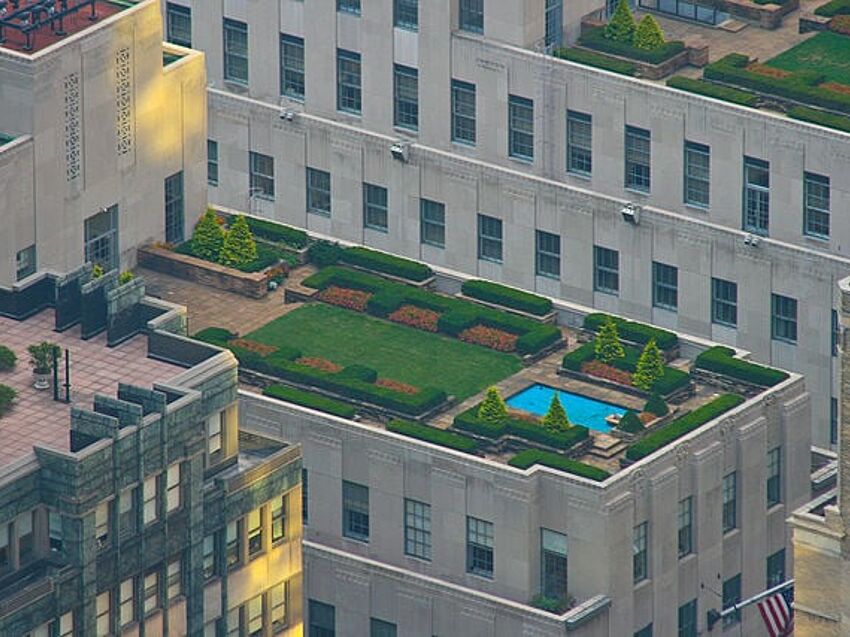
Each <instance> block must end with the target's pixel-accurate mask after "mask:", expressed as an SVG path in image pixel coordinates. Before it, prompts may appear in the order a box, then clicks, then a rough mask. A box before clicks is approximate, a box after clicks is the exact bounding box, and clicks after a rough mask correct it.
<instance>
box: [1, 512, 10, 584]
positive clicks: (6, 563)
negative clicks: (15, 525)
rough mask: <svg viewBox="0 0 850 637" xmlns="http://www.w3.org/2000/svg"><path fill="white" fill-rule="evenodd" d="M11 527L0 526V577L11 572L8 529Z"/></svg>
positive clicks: (6, 525) (7, 525)
mask: <svg viewBox="0 0 850 637" xmlns="http://www.w3.org/2000/svg"><path fill="white" fill-rule="evenodd" d="M10 528H11V525H9V524H0V575H4V574H5V573H7V572H9V571H10V570H12V553H11V546H10V543H9V529H10Z"/></svg>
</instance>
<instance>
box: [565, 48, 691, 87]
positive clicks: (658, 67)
mask: <svg viewBox="0 0 850 637" xmlns="http://www.w3.org/2000/svg"><path fill="white" fill-rule="evenodd" d="M575 48H576V49H581V50H582V51H588V52H589V53H596V54H598V55H604V56H606V57H609V58H612V59H614V60H621V61H622V62H629V63H630V64H634V65H635V66H636V67H637V76H638V77H643V78H646V79H648V80H660V79H661V78H664V77H667V76H668V75H672V74H673V73H675V72H676V71H678V70H679V69H680V68H682V67H683V66H687V65H688V63H689V58H690V49H689V48H688V47H685V48H684V49H682V50H681V51H680V52H679V53H677V54H676V55H674V56H673V57H671V58H668V59H667V60H664V61H663V62H660V63H659V64H650V63H649V62H643V61H641V60H635V59H632V58H627V57H623V56H621V55H614V54H613V53H608V52H607V51H599V50H598V49H592V48H590V47H589V46H581V45H576V47H575ZM704 55H705V57H706V59H707V58H708V50H707V47H706V51H705V54H704Z"/></svg>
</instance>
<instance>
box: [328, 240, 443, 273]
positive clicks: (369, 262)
mask: <svg viewBox="0 0 850 637" xmlns="http://www.w3.org/2000/svg"><path fill="white" fill-rule="evenodd" d="M340 261H342V262H343V263H348V264H351V265H356V266H359V267H361V268H365V269H367V270H374V271H375V272H383V273H384V274H391V275H393V276H397V277H400V278H402V279H408V280H409V281H416V282H419V281H424V280H425V279H427V278H429V277H430V276H432V275H433V274H434V272H433V271H432V270H431V268H429V267H428V266H427V265H425V264H424V263H419V262H418V261H412V260H410V259H405V258H403V257H397V256H394V255H392V254H386V253H384V252H378V251H377V250H370V249H369V248H364V247H362V246H355V247H352V248H347V249H345V250H343V251H342V253H341V254H340Z"/></svg>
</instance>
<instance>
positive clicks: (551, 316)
mask: <svg viewBox="0 0 850 637" xmlns="http://www.w3.org/2000/svg"><path fill="white" fill-rule="evenodd" d="M455 297H457V298H459V299H462V300H464V301H469V302H471V303H478V305H484V306H486V307H489V308H493V309H494V310H501V311H502V312H508V313H510V314H516V315H517V316H521V317H523V318H527V319H530V320H532V321H537V322H538V323H549V324H553V323H554V322H555V318H556V316H557V315H556V314H555V311H554V310H552V311H551V312H549V313H548V314H544V315H543V316H539V315H537V314H531V313H529V312H523V311H522V310H517V309H515V308H512V307H507V306H506V305H499V304H498V303H491V302H490V301H482V300H481V299H476V298H475V297H472V296H466V295H465V294H464V293H463V292H458V293H457V294H455Z"/></svg>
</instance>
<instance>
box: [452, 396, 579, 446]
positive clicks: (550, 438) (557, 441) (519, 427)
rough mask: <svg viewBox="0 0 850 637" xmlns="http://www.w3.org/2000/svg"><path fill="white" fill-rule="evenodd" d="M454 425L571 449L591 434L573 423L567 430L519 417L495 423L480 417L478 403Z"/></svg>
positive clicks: (478, 432) (456, 417) (473, 430)
mask: <svg viewBox="0 0 850 637" xmlns="http://www.w3.org/2000/svg"><path fill="white" fill-rule="evenodd" d="M454 427H455V428H456V429H461V430H463V431H469V432H470V433H474V434H478V435H479V436H484V437H485V438H493V439H497V438H500V437H502V436H505V435H507V434H510V435H512V436H516V437H517V438H523V439H525V440H531V441H532V442H539V443H540V444H542V445H547V446H549V447H555V448H556V449H569V448H570V447H573V446H574V445H576V444H578V443H579V442H581V441H582V440H585V439H587V437H588V436H589V435H590V432H589V431H588V429H587V427H584V426H582V425H573V426H572V427H570V428H569V429H568V430H567V431H560V432H559V431H550V430H549V429H546V428H545V427H543V425H538V424H535V423H532V422H526V421H525V420H519V419H517V418H510V417H508V418H505V419H504V420H503V421H502V422H500V423H498V424H495V423H491V422H487V421H486V420H481V419H480V418H478V405H476V406H475V407H472V408H470V409H467V410H466V411H463V412H461V413H459V414H458V415H457V416H455V418H454Z"/></svg>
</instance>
